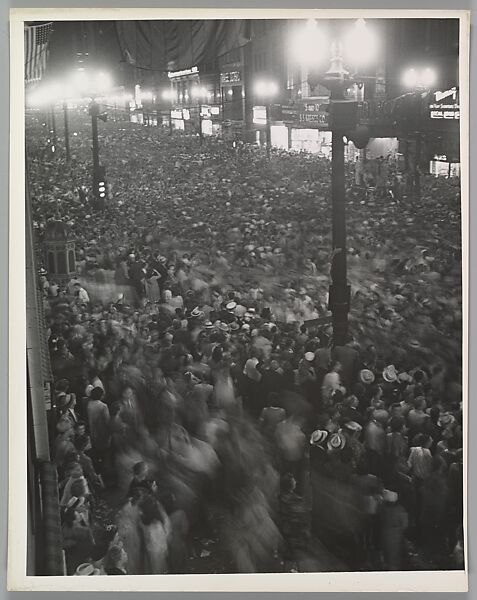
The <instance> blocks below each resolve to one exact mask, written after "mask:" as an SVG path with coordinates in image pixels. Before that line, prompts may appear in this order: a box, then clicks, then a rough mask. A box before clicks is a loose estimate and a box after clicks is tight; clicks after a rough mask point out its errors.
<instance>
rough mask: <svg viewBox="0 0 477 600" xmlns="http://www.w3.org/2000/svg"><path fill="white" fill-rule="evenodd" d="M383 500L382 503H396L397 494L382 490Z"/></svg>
mask: <svg viewBox="0 0 477 600" xmlns="http://www.w3.org/2000/svg"><path fill="white" fill-rule="evenodd" d="M383 500H384V502H397V501H398V495H397V492H392V491H391V490H383Z"/></svg>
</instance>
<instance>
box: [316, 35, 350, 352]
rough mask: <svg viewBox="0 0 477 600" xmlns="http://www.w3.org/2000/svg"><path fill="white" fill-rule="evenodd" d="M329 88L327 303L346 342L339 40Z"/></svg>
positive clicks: (344, 75)
mask: <svg viewBox="0 0 477 600" xmlns="http://www.w3.org/2000/svg"><path fill="white" fill-rule="evenodd" d="M322 82H323V84H324V85H325V86H326V87H327V88H328V89H329V90H330V104H331V106H330V109H331V110H330V112H331V115H332V116H333V120H332V129H331V210H332V217H331V218H332V258H331V285H330V288H329V307H330V310H331V313H332V320H333V343H334V345H335V346H342V345H344V344H346V342H347V338H348V313H349V308H350V286H349V285H348V278H347V257H346V252H347V250H346V193H345V165H344V139H343V138H344V134H345V131H346V125H345V127H344V128H343V125H344V124H343V123H340V120H339V118H338V119H337V118H336V117H337V116H338V115H337V114H336V110H335V108H337V107H338V106H339V105H340V103H342V102H343V100H344V92H345V90H346V88H347V87H348V86H349V84H350V79H349V73H348V72H347V71H346V70H345V69H344V67H343V58H342V54H341V43H340V42H334V43H333V47H332V58H331V66H330V69H329V70H328V71H327V73H326V74H325V77H324V78H323V80H322Z"/></svg>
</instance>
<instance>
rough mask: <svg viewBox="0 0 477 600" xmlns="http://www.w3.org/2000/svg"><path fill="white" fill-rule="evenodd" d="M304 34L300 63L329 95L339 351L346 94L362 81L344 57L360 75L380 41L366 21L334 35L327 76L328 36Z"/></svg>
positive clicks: (349, 127)
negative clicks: (323, 65)
mask: <svg viewBox="0 0 477 600" xmlns="http://www.w3.org/2000/svg"><path fill="white" fill-rule="evenodd" d="M301 34H302V35H301V36H299V37H298V38H296V42H297V50H298V51H299V54H300V56H301V60H303V61H305V62H306V63H308V66H309V67H310V71H311V72H310V75H309V78H308V81H309V83H310V85H311V86H312V87H315V86H316V85H317V84H318V83H321V84H322V85H323V86H325V87H326V88H327V89H328V90H329V91H330V110H329V116H330V128H331V136H332V137H331V207H332V259H331V285H330V288H329V308H330V310H331V313H332V320H333V343H334V345H335V346H341V345H344V344H346V342H347V340H348V313H349V309H350V297H351V288H350V285H349V284H348V278H347V249H346V194H345V168H344V145H345V143H344V136H345V134H346V135H347V136H348V137H350V132H352V131H353V130H355V129H356V127H357V106H358V105H357V102H356V101H352V100H346V98H345V92H346V90H347V89H348V88H349V87H350V86H351V85H352V84H354V83H356V82H357V81H358V80H357V79H355V78H354V76H353V75H351V74H350V73H349V72H348V71H347V70H346V69H345V67H344V61H345V55H346V58H347V62H348V63H349V64H350V65H351V66H352V67H354V69H355V71H356V70H357V68H358V67H359V66H361V65H363V64H365V63H367V62H369V61H370V60H372V59H374V58H375V55H376V43H375V42H376V38H375V37H374V36H373V35H372V34H370V32H369V31H367V29H366V23H365V22H364V20H363V19H358V21H356V22H355V24H354V27H353V28H352V29H351V30H350V31H348V32H347V34H345V35H344V36H340V35H339V34H338V33H337V32H336V31H335V35H334V36H333V37H334V39H333V41H332V43H331V64H330V67H329V69H328V71H326V73H325V74H324V75H322V76H320V71H319V68H318V67H317V65H316V62H315V64H313V61H317V60H319V59H320V58H321V57H322V56H323V55H324V52H325V45H326V44H325V40H326V35H325V33H324V32H322V31H319V30H318V28H317V27H316V22H314V21H308V22H307V24H306V29H305V31H303V32H301ZM359 81H361V78H360V79H359Z"/></svg>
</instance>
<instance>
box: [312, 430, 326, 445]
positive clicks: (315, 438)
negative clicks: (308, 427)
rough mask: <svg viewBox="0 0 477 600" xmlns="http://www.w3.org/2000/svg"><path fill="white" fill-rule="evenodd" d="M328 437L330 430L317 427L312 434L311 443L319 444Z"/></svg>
mask: <svg viewBox="0 0 477 600" xmlns="http://www.w3.org/2000/svg"><path fill="white" fill-rule="evenodd" d="M327 437H328V432H327V431H325V430H323V429H317V430H316V431H314V432H313V433H312V434H311V437H310V444H311V445H312V446H319V445H320V444H321V443H322V442H324V441H325V440H326V438H327Z"/></svg>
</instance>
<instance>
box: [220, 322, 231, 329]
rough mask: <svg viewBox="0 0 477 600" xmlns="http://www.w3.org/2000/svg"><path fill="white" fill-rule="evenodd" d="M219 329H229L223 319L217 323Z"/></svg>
mask: <svg viewBox="0 0 477 600" xmlns="http://www.w3.org/2000/svg"><path fill="white" fill-rule="evenodd" d="M219 329H220V331H229V326H228V325H227V323H224V322H223V321H221V322H220V323H219Z"/></svg>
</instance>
